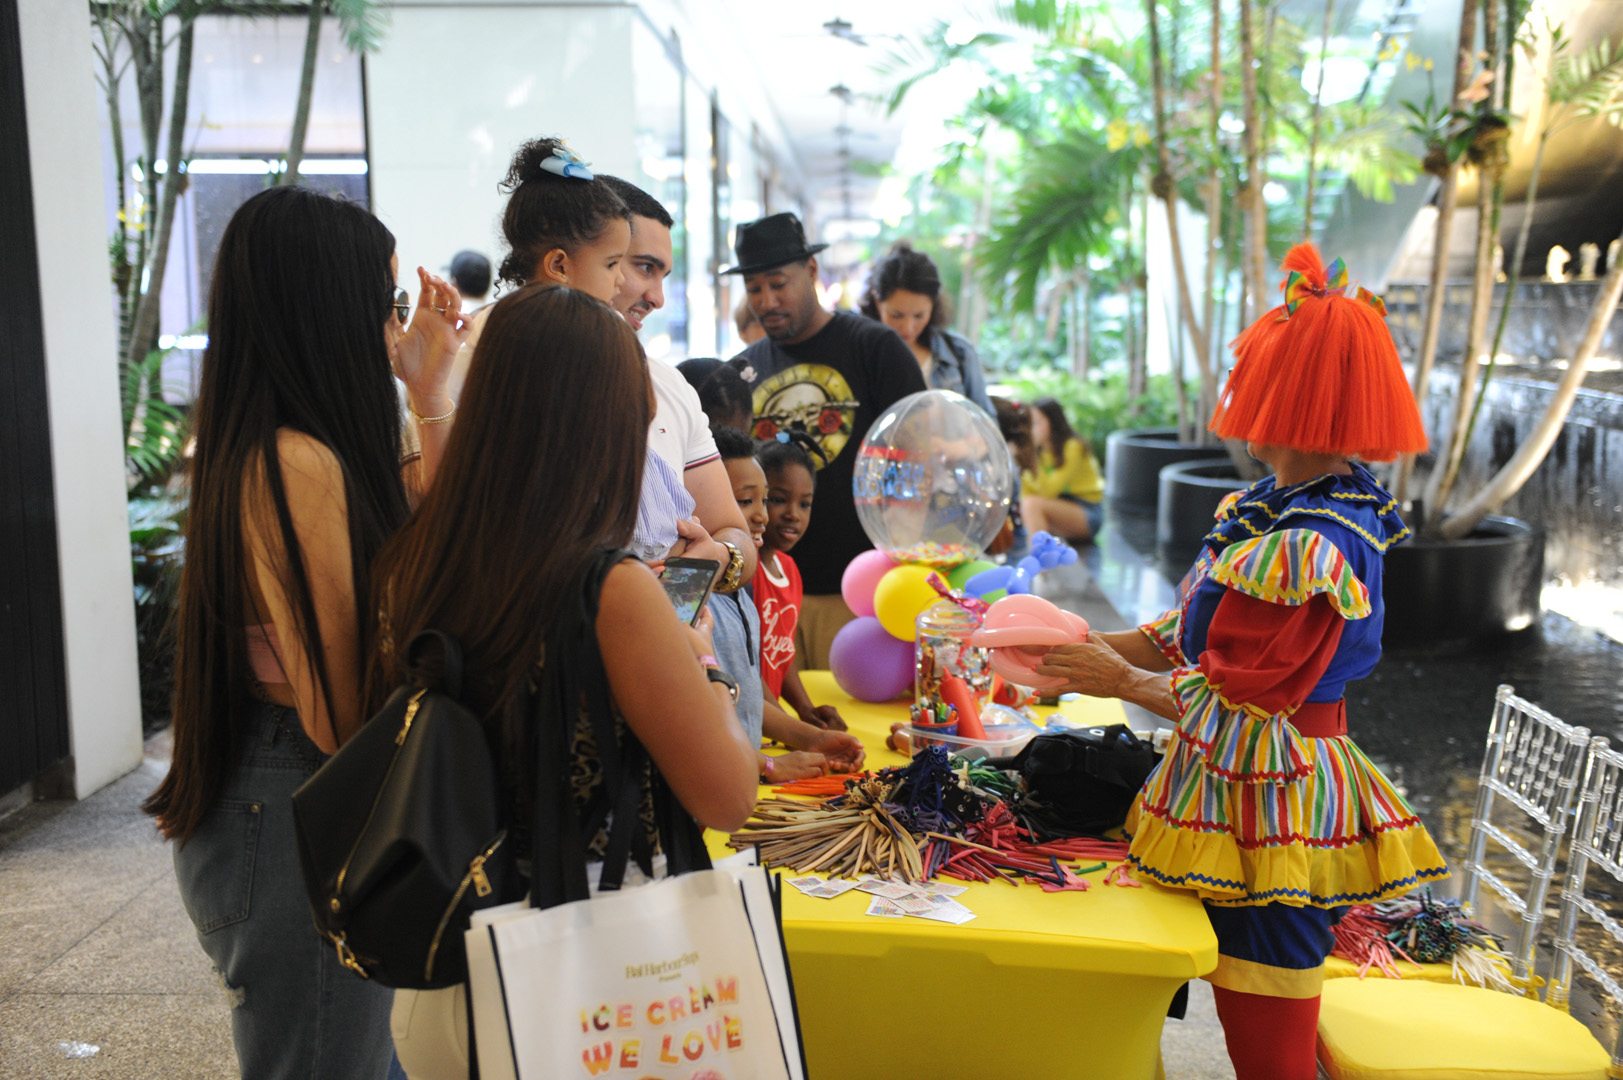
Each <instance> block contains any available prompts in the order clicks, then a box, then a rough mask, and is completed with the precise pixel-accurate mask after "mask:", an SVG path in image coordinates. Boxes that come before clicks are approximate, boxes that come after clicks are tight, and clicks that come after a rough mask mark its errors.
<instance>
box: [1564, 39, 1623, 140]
mask: <svg viewBox="0 0 1623 1080" xmlns="http://www.w3.org/2000/svg"><path fill="white" fill-rule="evenodd" d="M1550 104H1551V105H1554V106H1563V105H1566V106H1571V107H1572V111H1573V115H1574V116H1575V117H1576V118H1582V119H1589V118H1593V117H1604V118H1605V119H1606V120H1607V121H1608V122H1609V123H1611V124H1614V125H1617V126H1620V127H1623V41H1620V42H1618V43H1614V42H1612V41H1611V39H1609V38H1602V39H1601V40H1600V41H1598V42H1596V43H1595V44H1594V45H1593V46H1591V47H1590V48H1588V49H1586V50H1584V51H1583V52H1581V53H1578V54H1577V55H1576V56H1564V57H1561V58H1560V59H1559V61H1558V62H1557V64H1556V66H1555V70H1554V72H1553V73H1552V74H1551V77H1550Z"/></svg>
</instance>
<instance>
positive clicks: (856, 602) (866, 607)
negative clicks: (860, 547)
mask: <svg viewBox="0 0 1623 1080" xmlns="http://www.w3.org/2000/svg"><path fill="white" fill-rule="evenodd" d="M896 566H897V563H896V561H895V560H894V559H892V558H891V557H890V556H889V555H886V554H885V553H884V552H883V551H879V550H877V549H875V550H873V551H864V552H863V553H862V554H861V555H858V556H857V557H856V558H854V559H852V560H851V563H850V565H848V566H847V567H846V568H845V574H844V576H843V577H841V578H840V595H841V596H843V597H844V598H845V606H846V607H848V608H850V609H851V614H853V615H855V616H857V617H858V618H861V617H862V616H864V615H872V614H873V594H874V590H875V589H877V588H879V579H880V578H882V577H884V576H885V574H886V573H888V572H889V571H891V570H893V569H895V567H896Z"/></svg>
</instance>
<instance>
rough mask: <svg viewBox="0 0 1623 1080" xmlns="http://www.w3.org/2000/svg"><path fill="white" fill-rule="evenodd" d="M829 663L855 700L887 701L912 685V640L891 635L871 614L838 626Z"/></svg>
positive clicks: (840, 682)
mask: <svg viewBox="0 0 1623 1080" xmlns="http://www.w3.org/2000/svg"><path fill="white" fill-rule="evenodd" d="M828 666H829V669H830V670H831V671H833V672H834V681H835V682H837V683H839V684H840V689H841V690H844V691H845V692H846V693H847V694H850V695H851V696H852V697H854V698H856V699H857V700H858V701H890V700H892V699H894V698H898V697H900V696H901V695H903V694H904V693H907V692H908V691H910V690H912V689H913V643H912V642H911V641H898V640H897V639H896V638H894V637H892V636H891V635H890V632H889V631H887V630H886V629H885V628H884V626H882V625H881V624H880V622H879V620H878V619H876V618H874V617H873V616H872V615H867V616H864V617H862V618H860V619H855V620H853V621H851V622H848V623H846V624H845V625H844V626H843V627H841V628H840V632H839V633H838V634H835V635H834V642H833V644H832V645H830V646H829V650H828Z"/></svg>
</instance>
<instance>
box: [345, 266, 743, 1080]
mask: <svg viewBox="0 0 1623 1080" xmlns="http://www.w3.org/2000/svg"><path fill="white" fill-rule="evenodd" d="M653 408H654V395H653V386H652V383H651V382H650V381H649V377H648V371H647V365H646V362H645V360H644V359H643V354H642V347H641V346H640V345H639V344H638V343H637V337H636V334H635V333H633V331H632V330H631V327H630V326H629V325H627V323H626V322H625V320H624V319H622V318H621V317H620V316H619V315H617V314H616V313H615V312H614V310H613V309H612V308H610V307H609V306H608V305H606V304H603V303H600V302H598V301H597V300H595V299H593V298H591V297H589V296H587V295H585V294H584V293H581V292H578V291H576V290H574V289H570V288H565V287H559V286H544V285H543V286H532V287H529V288H526V289H524V290H522V291H520V292H518V293H514V294H512V295H510V296H507V297H505V298H503V299H501V300H499V301H497V302H496V303H495V304H494V305H493V306H492V307H491V308H490V314H489V316H488V318H487V319H486V320H485V325H484V333H483V334H482V336H481V337H480V340H479V344H478V349H477V356H476V357H475V359H474V363H473V364H472V366H471V367H470V369H469V375H468V383H467V387H466V390H465V391H464V393H463V397H462V415H461V419H460V420H459V422H458V424H457V427H456V430H455V431H453V432H452V434H451V438H450V442H449V444H448V446H447V448H446V453H445V460H444V462H443V464H442V465H441V468H440V474H439V478H438V480H437V481H436V483H435V485H434V488H433V490H432V491H430V492H429V493H428V495H427V497H426V498H425V499H424V500H423V504H422V506H421V507H420V508H419V509H418V511H417V513H416V514H415V516H413V518H412V519H411V521H410V523H408V524H407V525H406V527H405V528H404V529H402V530H401V531H400V533H399V535H398V536H396V537H395V539H394V540H393V541H392V542H391V543H390V545H389V547H388V548H387V549H385V551H384V553H383V555H382V556H381V557H380V558H379V560H378V577H377V582H378V586H377V594H378V596H379V597H380V601H381V607H380V615H379V618H380V627H379V630H380V632H379V636H380V641H381V646H380V648H379V650H378V653H377V656H376V660H375V664H374V667H373V671H372V680H371V686H372V688H373V696H374V698H376V697H381V696H382V695H384V694H387V693H388V691H389V690H390V689H392V688H393V687H395V686H398V685H400V683H401V682H403V681H404V680H405V679H406V678H407V675H408V664H407V660H406V658H405V657H404V656H403V655H402V648H403V646H404V645H405V644H406V643H408V642H410V641H411V640H412V638H414V637H415V636H416V635H417V634H418V633H419V632H421V631H422V630H424V629H427V628H433V629H436V630H440V631H443V632H445V633H447V634H449V635H451V637H453V638H454V639H456V641H457V642H458V643H459V644H460V645H461V647H462V651H463V661H464V667H463V687H464V698H463V699H464V702H465V703H466V704H467V705H468V706H469V707H470V708H471V709H473V710H474V711H475V712H477V713H479V714H480V715H482V716H484V717H486V718H487V720H488V722H489V723H490V725H491V727H492V729H493V731H494V732H495V733H496V734H497V736H498V738H497V739H496V745H497V746H498V747H499V752H500V767H501V772H502V775H503V776H504V777H505V778H506V780H507V784H508V787H509V790H508V791H507V793H506V794H507V805H508V806H509V807H511V808H512V813H513V820H514V821H515V822H518V823H520V824H519V826H518V827H519V828H520V829H521V830H523V829H524V825H523V823H525V822H527V821H528V818H529V815H528V814H527V813H525V812H524V809H523V808H524V806H525V805H526V804H527V803H528V802H529V800H531V799H532V798H535V797H539V793H538V791H537V789H536V784H537V777H536V775H535V756H534V752H533V751H532V750H530V749H528V748H529V747H533V746H534V745H535V740H536V739H538V738H559V739H563V738H568V740H569V746H570V751H569V752H570V755H571V759H572V760H571V762H570V767H569V770H568V772H569V777H568V782H569V785H570V791H571V794H572V795H573V796H574V798H575V799H576V803H577V807H578V808H579V810H580V814H579V817H580V820H582V821H589V820H594V815H593V813H592V812H591V807H592V806H593V805H594V801H596V800H599V799H601V798H602V797H603V794H604V784H603V769H602V766H601V762H600V759H599V757H598V753H597V745H596V741H595V740H594V739H593V738H592V736H591V734H590V732H591V730H592V729H591V726H590V723H589V722H588V720H587V717H586V715H585V714H584V713H579V714H577V715H574V716H562V717H560V716H556V715H547V714H546V713H544V712H529V711H526V710H522V709H519V710H512V709H507V708H506V706H507V705H508V704H509V703H510V702H512V701H513V700H514V699H515V697H516V696H517V695H521V694H524V693H525V692H526V689H527V688H528V687H529V686H531V685H532V683H534V682H539V681H541V680H542V679H543V678H544V676H545V671H546V664H547V662H548V658H555V657H559V656H561V655H570V654H571V652H570V650H571V643H572V642H575V641H578V640H579V638H580V637H581V636H582V635H584V633H585V632H586V630H587V629H588V627H587V626H586V625H585V619H584V618H583V617H582V616H581V614H580V612H581V610H582V597H583V596H587V597H589V596H590V595H591V594H592V593H593V591H594V589H596V590H598V591H597V592H596V606H595V610H596V616H595V625H594V626H591V627H590V628H589V629H590V630H591V632H592V635H593V636H594V637H595V640H596V644H597V651H598V653H599V655H600V657H601V667H602V675H603V676H605V677H606V680H607V684H608V689H609V694H610V697H611V699H612V708H613V712H614V718H613V722H614V725H615V727H616V729H617V732H618V734H619V736H620V741H621V744H622V747H625V746H627V745H629V744H630V743H631V742H632V741H633V740H635V741H636V742H639V743H641V745H642V746H643V747H645V748H646V749H647V751H648V755H649V757H650V758H651V759H652V764H651V768H650V769H649V771H648V773H647V776H646V778H645V779H646V781H647V782H646V784H645V785H644V788H643V799H642V804H641V808H640V815H639V816H640V819H641V821H640V829H641V841H642V842H643V843H645V844H646V847H645V849H644V850H646V851H648V852H650V853H651V854H654V855H655V856H656V858H655V859H653V860H652V861H651V866H652V867H653V869H654V870H655V872H656V874H657V872H658V861H657V853H658V851H659V849H660V847H661V845H662V842H663V837H664V836H666V835H669V830H671V829H675V828H684V827H685V828H691V827H692V826H691V822H688V821H684V820H682V818H683V816H684V815H691V818H693V819H696V820H697V822H698V823H699V824H702V825H705V826H707V827H710V828H716V829H732V828H736V827H737V826H739V825H740V824H742V823H743V821H744V820H745V818H747V817H748V816H749V814H750V811H751V810H752V809H753V808H754V804H755V794H756V765H755V748H754V747H753V746H751V745H749V743H748V741H747V740H746V739H745V737H744V734H743V729H742V727H741V726H740V724H739V722H738V720H737V718H736V716H735V714H734V712H733V705H734V699H735V696H736V693H737V684H736V683H733V682H732V680H731V679H729V678H727V677H726V676H725V675H723V674H721V673H720V671H719V668H718V667H717V663H716V659H715V647H714V645H713V644H712V641H711V635H710V629H709V616H708V615H706V616H705V617H704V619H703V620H702V621H701V624H700V627H699V628H698V629H694V628H692V627H689V626H686V625H685V624H683V623H682V621H681V620H680V619H678V618H677V616H676V614H675V612H674V610H673V608H672V607H671V603H670V601H669V600H668V599H667V598H666V596H665V594H664V591H663V590H662V589H661V588H660V585H659V582H658V580H657V579H656V578H655V577H654V575H653V573H652V571H650V570H649V569H648V567H646V566H643V565H641V564H640V563H638V562H637V561H636V560H635V559H634V558H633V557H632V556H631V555H630V553H629V552H626V551H624V550H623V549H624V547H625V545H626V544H627V543H629V542H630V540H631V534H632V528H633V526H634V525H635V523H636V516H637V498H638V491H639V486H640V481H641V478H642V472H643V462H644V458H645V455H646V453H647V438H648V425H649V422H650V421H651V419H652V417H653ZM583 419H588V420H589V421H590V422H588V423H582V420H583ZM493 446H499V447H502V448H504V450H503V453H501V454H492V453H491V452H490V447H493ZM599 582H600V583H601V584H600V585H599V584H598V583H599ZM588 602H589V601H588ZM572 620H573V621H572ZM591 663H592V661H591V660H584V661H582V662H581V664H582V666H585V665H589V664H591ZM576 674H577V675H579V676H580V677H582V678H590V677H593V676H594V675H595V674H596V673H595V672H576ZM559 725H565V727H564V728H563V729H562V730H560V728H559ZM548 779H550V778H548ZM665 785H668V787H669V790H670V792H671V793H673V794H674V796H675V799H676V802H678V803H680V805H679V806H675V805H672V804H671V803H670V801H669V800H665V799H660V798H657V797H656V795H655V793H656V792H657V791H659V790H662V789H663V788H664V786H665ZM596 819H598V820H601V816H600V815H597V816H596ZM554 839H555V838H543V837H530V836H528V835H525V836H524V837H522V838H521V839H520V840H519V841H518V847H517V851H516V854H517V855H518V857H519V859H520V860H521V861H523V860H529V859H536V858H539V857H540V850H539V846H540V845H541V844H543V843H549V842H552V841H553V840H554ZM606 840H607V837H606V829H605V828H599V829H598V830H596V831H595V832H593V833H592V834H591V835H583V836H582V837H581V841H582V845H583V847H584V849H585V850H586V852H587V853H588V857H593V856H595V857H597V858H601V857H602V855H603V852H604V849H605V847H606ZM593 880H594V881H595V877H594V878H593ZM627 880H628V881H631V880H634V878H633V877H628V879H627ZM464 993H465V988H463V987H454V988H451V989H449V990H433V991H425V992H423V993H417V994H410V995H409V996H408V995H407V994H406V992H402V994H401V1000H400V1003H399V1005H398V1006H397V1008H396V1017H397V1020H396V1032H395V1036H396V1043H397V1046H398V1047H399V1049H400V1054H401V1061H402V1063H403V1064H404V1065H405V1066H406V1068H407V1071H408V1072H410V1073H411V1074H412V1075H413V1076H420V1077H431V1078H436V1080H437V1078H441V1077H453V1076H465V1075H466V1073H467V1048H466V1046H465V1045H463V1044H462V1043H461V1033H462V1032H463V1031H465V1021H464V1020H462V1019H460V1017H461V1014H462V1010H463V1005H462V999H463V995H464Z"/></svg>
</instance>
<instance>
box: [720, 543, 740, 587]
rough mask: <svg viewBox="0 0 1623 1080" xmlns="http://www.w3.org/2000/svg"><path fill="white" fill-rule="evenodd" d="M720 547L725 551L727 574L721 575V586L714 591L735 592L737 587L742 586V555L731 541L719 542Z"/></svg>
mask: <svg viewBox="0 0 1623 1080" xmlns="http://www.w3.org/2000/svg"><path fill="white" fill-rule="evenodd" d="M721 546H722V547H724V548H726V549H727V572H726V573H724V574H722V575H721V584H719V585H717V586H716V591H717V592H719V593H730V592H737V591H738V589H739V586H741V585H743V584H744V553H743V552H742V551H739V550H738V545H737V544H735V543H733V542H732V541H731V540H723V541H721Z"/></svg>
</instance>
